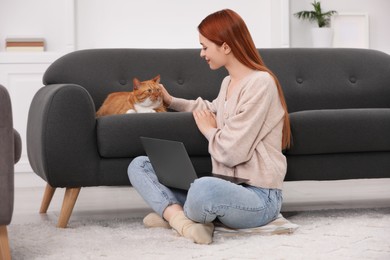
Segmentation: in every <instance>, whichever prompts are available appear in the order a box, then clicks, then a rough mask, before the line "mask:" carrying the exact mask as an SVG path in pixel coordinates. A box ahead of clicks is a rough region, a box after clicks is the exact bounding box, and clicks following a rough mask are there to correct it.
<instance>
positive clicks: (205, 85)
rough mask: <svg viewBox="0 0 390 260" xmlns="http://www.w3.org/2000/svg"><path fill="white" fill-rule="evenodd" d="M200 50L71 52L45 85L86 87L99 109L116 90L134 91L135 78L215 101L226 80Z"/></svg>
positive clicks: (46, 78) (182, 94)
mask: <svg viewBox="0 0 390 260" xmlns="http://www.w3.org/2000/svg"><path fill="white" fill-rule="evenodd" d="M199 55H200V51H199V50H196V49H176V50H173V49H91V50H81V51H76V52H73V53H69V54H67V55H65V56H63V57H61V58H60V59H58V60H57V61H55V62H54V63H53V64H52V65H51V66H50V67H49V68H48V70H47V71H46V73H45V75H44V77H43V83H44V84H45V85H49V84H62V83H73V84H78V85H80V86H82V87H84V88H85V89H86V90H87V91H88V92H89V94H90V95H91V97H92V99H93V101H94V103H95V107H96V109H98V108H99V107H100V106H101V104H102V103H103V101H104V99H105V98H106V96H107V95H108V94H109V93H111V92H116V91H132V90H133V78H134V77H137V78H138V79H139V80H141V81H143V80H147V79H151V78H153V77H154V76H156V75H158V74H159V75H160V76H161V83H162V84H164V86H165V87H166V88H167V89H168V91H169V92H170V93H171V94H172V95H174V96H178V97H184V98H188V99H194V98H197V97H198V96H202V97H203V98H205V99H214V98H215V97H216V96H217V94H218V92H219V87H220V84H221V81H222V79H223V78H224V77H225V76H226V75H227V73H226V71H225V70H223V69H221V70H218V71H217V72H214V71H211V70H210V68H209V66H208V65H207V63H206V62H205V61H204V60H203V59H201V58H200V56H199Z"/></svg>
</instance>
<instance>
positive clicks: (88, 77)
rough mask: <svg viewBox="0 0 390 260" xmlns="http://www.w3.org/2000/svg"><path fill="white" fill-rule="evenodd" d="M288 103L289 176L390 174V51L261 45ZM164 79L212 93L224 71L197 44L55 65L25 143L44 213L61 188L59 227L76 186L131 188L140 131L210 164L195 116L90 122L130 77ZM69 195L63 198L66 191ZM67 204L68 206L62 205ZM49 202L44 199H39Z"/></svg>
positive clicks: (80, 55)
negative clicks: (42, 191)
mask: <svg viewBox="0 0 390 260" xmlns="http://www.w3.org/2000/svg"><path fill="white" fill-rule="evenodd" d="M259 51H260V54H261V55H262V57H263V59H264V61H265V63H266V64H267V65H268V67H269V68H270V69H271V70H273V71H274V73H275V74H276V75H277V76H278V78H279V80H280V82H281V85H282V87H283V89H284V92H285V97H286V101H287V104H288V108H289V112H290V118H291V128H292V135H293V146H292V147H291V149H289V150H287V151H285V154H286V156H287V160H288V171H287V176H286V181H298V180H336V179H350V178H384V177H390V171H389V169H390V135H389V133H390V56H389V55H387V54H385V53H382V52H379V51H373V50H363V49H294V48H293V49H260V50H259ZM157 74H160V75H161V82H162V83H163V84H164V86H165V87H166V88H167V89H168V91H169V92H170V93H171V94H172V95H174V96H178V97H183V98H189V99H194V98H196V97H198V96H202V97H203V98H205V99H209V100H212V99H214V98H215V97H216V95H217V93H218V91H219V87H220V83H221V81H222V79H223V77H225V76H226V71H225V70H224V69H220V70H217V71H211V70H210V69H209V67H208V65H207V64H206V62H205V61H204V60H202V59H201V58H200V57H199V50H196V49H93V50H82V51H76V52H73V53H70V54H67V55H65V56H64V57H62V58H60V59H58V60H57V61H55V62H54V63H53V64H52V65H51V66H50V67H49V68H48V70H47V71H46V73H45V75H44V78H43V83H44V85H45V86H44V87H42V89H40V90H39V91H38V92H37V93H36V95H35V97H34V99H33V101H32V103H31V107H30V112H29V118H28V126H27V149H28V156H29V160H30V163H31V166H32V168H33V169H34V171H35V172H36V174H38V175H39V176H41V177H42V178H43V179H44V180H45V181H46V182H47V183H48V186H47V189H46V195H45V197H44V202H43V204H42V209H41V212H46V210H47V207H48V205H49V203H50V199H51V196H52V195H53V193H54V190H55V188H56V187H66V188H67V190H69V192H67V194H69V195H68V197H70V199H69V200H67V199H66V198H65V202H64V205H63V213H61V215H64V217H63V220H61V218H62V217H61V216H60V221H59V225H58V226H60V227H65V226H66V225H67V222H68V220H69V217H70V214H71V212H72V208H73V205H74V203H75V200H76V199H77V195H78V192H79V191H80V188H81V187H86V186H100V185H111V186H114V185H129V184H130V183H129V180H128V177H127V166H128V164H129V163H130V161H131V160H132V159H133V158H134V157H136V156H139V155H142V154H144V152H143V149H142V146H141V143H140V140H139V136H150V137H157V138H167V139H172V140H180V141H182V142H184V144H185V146H186V147H187V149H188V151H189V154H190V156H191V159H192V161H193V163H194V166H195V168H196V169H197V170H198V171H199V172H207V171H209V170H210V168H211V163H210V157H209V154H208V152H207V141H206V139H205V138H204V137H203V136H202V135H201V134H200V133H199V131H198V130H197V127H196V125H195V122H194V120H193V118H192V115H191V113H182V112H172V111H170V112H167V113H153V114H129V115H116V116H106V117H102V118H98V119H96V118H95V112H96V110H97V109H98V108H99V107H100V105H101V104H102V102H103V100H104V98H105V97H106V96H107V94H109V93H111V92H114V91H128V90H131V89H132V79H133V78H134V77H137V78H139V79H141V80H145V79H149V78H152V77H154V76H155V75H157ZM65 196H67V195H65ZM66 201H68V202H66ZM44 204H45V205H44Z"/></svg>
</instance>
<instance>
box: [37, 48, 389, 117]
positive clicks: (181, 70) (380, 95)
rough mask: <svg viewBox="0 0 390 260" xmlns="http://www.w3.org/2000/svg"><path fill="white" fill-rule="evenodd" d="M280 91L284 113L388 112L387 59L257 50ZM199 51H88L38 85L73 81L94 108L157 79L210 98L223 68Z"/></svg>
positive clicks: (177, 92) (346, 52)
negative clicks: (285, 107) (285, 106)
mask: <svg viewBox="0 0 390 260" xmlns="http://www.w3.org/2000/svg"><path fill="white" fill-rule="evenodd" d="M259 51H260V54H261V56H262V57H263V59H264V62H265V63H266V65H267V66H268V67H269V68H270V69H271V70H272V71H273V72H274V73H275V74H276V75H277V77H278V79H279V81H280V83H281V84H282V87H283V89H284V93H285V97H286V101H287V104H288V109H289V112H297V111H304V110H317V109H343V108H389V107H390V98H389V97H390V56H389V55H387V54H385V53H382V52H379V51H374V50H366V49H315V48H304V49H303V48H302V49H299V48H297V49H295V48H290V49H260V50H259ZM199 53H200V52H199V50H198V49H91V50H81V51H76V52H73V53H69V54H67V55H65V56H63V57H62V58H60V59H58V60H57V61H55V62H54V63H53V64H52V65H51V66H50V67H49V68H48V70H47V71H46V73H45V75H44V78H43V83H44V84H45V85H49V84H62V83H73V84H78V85H81V86H83V87H84V88H85V89H86V90H87V91H88V92H89V94H90V95H91V97H92V99H93V101H94V103H95V107H96V109H98V108H99V107H100V105H101V104H102V102H103V100H104V99H105V97H106V96H107V95H108V94H109V93H111V92H115V91H131V90H132V87H133V83H132V79H133V78H134V77H137V78H139V79H140V80H141V81H142V80H146V79H150V78H152V77H154V76H156V75H157V74H160V75H161V83H163V84H164V86H165V87H166V88H167V89H168V90H169V92H170V93H171V94H172V95H174V96H178V97H183V98H190V99H194V98H196V97H198V96H202V97H203V98H205V99H209V100H212V99H214V98H215V97H216V96H217V94H218V91H219V87H220V84H221V81H222V79H223V77H225V76H226V75H227V72H226V71H225V70H224V69H219V70H217V71H212V70H210V68H209V66H208V65H207V64H206V62H205V61H204V60H203V59H201V58H200V56H199Z"/></svg>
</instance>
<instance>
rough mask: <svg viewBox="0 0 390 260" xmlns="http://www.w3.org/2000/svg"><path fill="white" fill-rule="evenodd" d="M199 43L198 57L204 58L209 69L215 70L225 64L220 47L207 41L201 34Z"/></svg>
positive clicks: (224, 56) (224, 55)
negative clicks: (200, 46) (200, 47)
mask: <svg viewBox="0 0 390 260" xmlns="http://www.w3.org/2000/svg"><path fill="white" fill-rule="evenodd" d="M199 42H200V44H201V45H202V49H201V51H200V57H202V58H204V59H205V60H206V62H207V63H208V64H209V66H210V69H212V70H216V69H219V68H220V67H222V66H225V64H226V54H225V52H224V49H223V47H222V46H218V45H217V44H215V43H213V42H212V41H210V40H208V39H207V38H206V37H204V36H203V35H202V34H199Z"/></svg>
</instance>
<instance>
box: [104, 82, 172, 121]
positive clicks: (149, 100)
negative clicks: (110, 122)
mask: <svg viewBox="0 0 390 260" xmlns="http://www.w3.org/2000/svg"><path fill="white" fill-rule="evenodd" d="M159 83H160V75H158V76H156V77H154V78H153V79H151V80H146V81H142V82H140V81H139V80H138V79H137V78H134V79H133V91H130V92H114V93H111V94H109V95H108V96H107V98H106V99H105V100H104V102H103V105H102V106H101V107H100V108H99V110H98V111H97V112H96V116H97V117H101V116H106V115H116V114H126V113H155V112H166V111H167V110H166V108H165V106H164V104H163V98H162V91H161V87H160V85H159Z"/></svg>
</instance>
